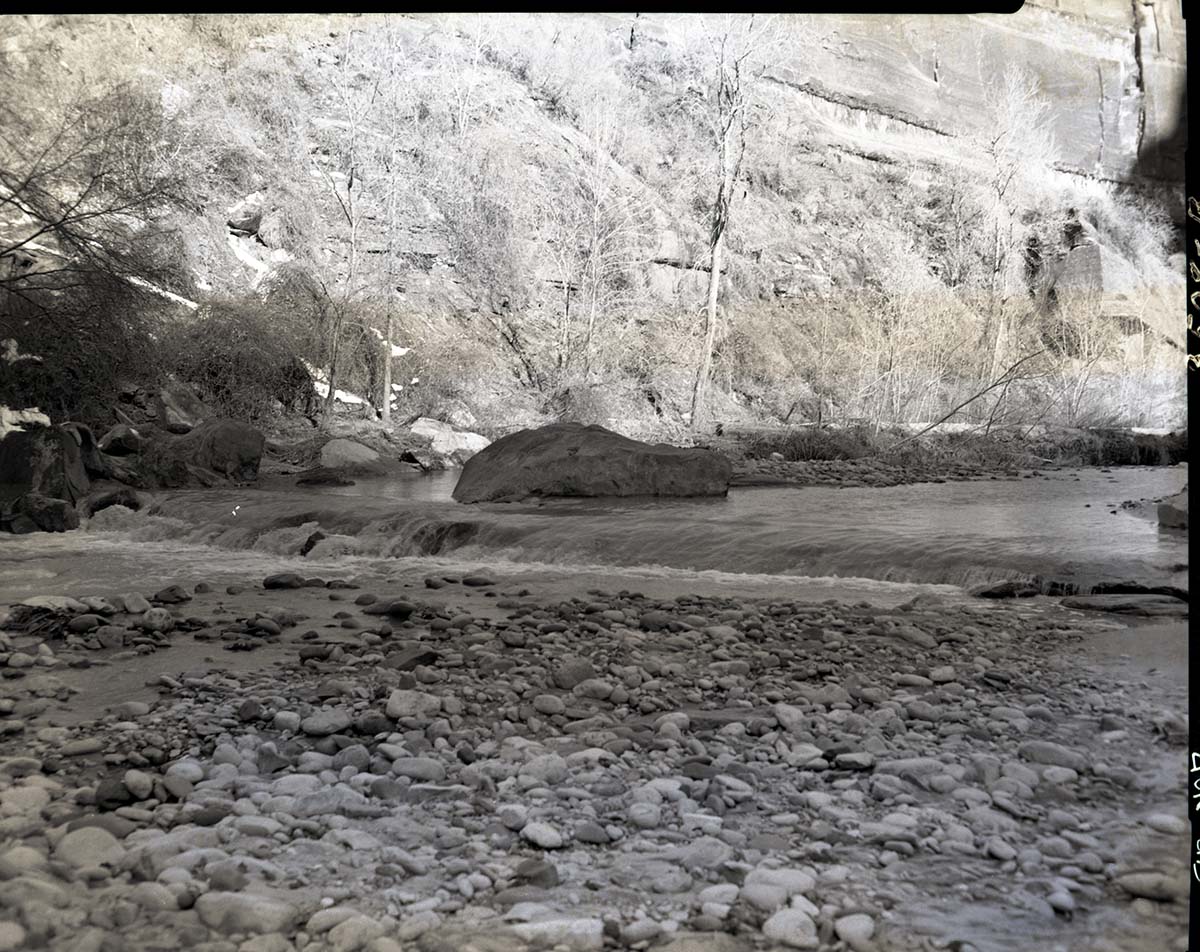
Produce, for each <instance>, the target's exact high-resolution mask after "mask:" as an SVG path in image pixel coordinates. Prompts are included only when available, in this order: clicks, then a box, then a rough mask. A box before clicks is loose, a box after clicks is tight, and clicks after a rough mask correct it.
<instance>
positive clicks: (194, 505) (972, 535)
mask: <svg viewBox="0 0 1200 952" xmlns="http://www.w3.org/2000/svg"><path fill="white" fill-rule="evenodd" d="M456 477H457V473H455V472H446V473H439V474H436V475H434V476H431V477H419V476H414V477H408V478H399V479H397V478H392V479H376V480H367V479H364V480H360V481H359V482H358V483H357V484H356V485H354V486H347V487H330V488H321V489H296V488H294V487H292V486H290V485H289V484H288V483H287V481H286V480H282V479H276V480H274V481H265V482H264V484H263V485H261V486H259V487H257V488H253V489H218V490H196V491H182V492H175V493H167V494H161V495H158V496H157V497H155V499H154V501H153V502H152V504H151V505H150V506H148V507H147V508H146V509H145V510H143V511H141V512H136V513H135V512H130V511H129V510H126V509H122V508H119V507H114V508H111V509H107V510H103V511H101V512H99V513H97V514H96V516H95V517H93V518H92V519H91V520H90V521H89V522H88V523H86V524H85V526H84V528H83V529H82V530H81V531H80V532H78V533H68V534H67V535H66V536H64V537H63V538H62V539H61V540H58V541H54V542H51V541H49V540H47V541H45V542H42V543H34V542H32V541H28V542H23V541H22V540H21V538H20V537H11V538H9V539H6V540H4V541H3V543H0V570H2V573H4V574H7V573H9V572H10V570H11V571H13V572H17V573H20V572H22V571H24V572H35V573H36V572H38V571H42V572H45V571H48V570H47V569H46V568H45V567H44V566H43V567H39V565H38V564H37V563H36V562H33V563H23V561H22V559H21V557H20V552H21V548H22V546H25V547H26V548H28V547H29V546H35V545H41V547H42V549H43V551H49V549H47V548H46V547H47V546H49V547H50V549H54V550H55V551H59V550H61V551H59V556H60V558H65V557H66V556H67V553H68V552H74V553H75V554H76V555H77V556H78V557H80V558H81V559H83V560H84V562H87V561H89V560H91V559H93V558H104V555H102V553H108V554H109V557H110V558H111V557H116V555H117V554H118V553H119V552H120V551H121V550H122V547H128V546H130V545H131V544H136V545H137V546H139V547H141V548H142V549H143V554H144V555H148V554H149V553H151V552H154V551H157V552H159V553H160V554H161V558H162V559H164V560H166V562H167V563H171V562H174V563H188V565H189V568H190V569H191V570H193V571H194V570H199V569H202V568H203V567H204V565H205V564H208V565H211V566H213V567H214V568H216V567H228V566H230V565H232V564H234V563H236V562H238V561H239V560H240V561H241V562H243V563H246V567H247V568H249V567H250V564H251V563H253V564H254V565H255V566H256V567H258V566H260V565H261V564H267V563H271V562H272V558H270V557H274V561H275V562H276V563H278V559H279V558H286V559H288V560H289V561H295V562H297V563H298V564H301V565H309V566H314V567H315V566H318V565H321V566H325V570H326V571H330V570H336V569H340V570H342V571H351V570H365V568H366V567H367V566H368V565H373V566H376V567H377V568H378V570H379V571H386V564H387V563H389V562H397V561H401V562H405V563H409V562H415V561H420V560H424V561H428V560H431V559H432V560H433V562H431V563H430V564H441V565H443V566H448V567H454V566H463V565H471V564H475V565H480V564H483V565H491V566H496V567H499V566H502V565H504V566H513V567H523V568H525V569H530V570H533V569H535V568H538V567H543V568H552V569H554V570H555V571H559V572H571V571H577V572H583V573H600V574H603V572H604V570H605V569H608V570H610V571H612V572H614V573H617V574H624V573H628V572H635V573H641V574H643V575H645V574H649V575H651V576H653V575H656V574H657V575H663V574H666V575H669V576H676V575H678V576H686V575H687V574H689V573H691V574H697V573H705V574H707V575H710V576H712V577H714V578H715V577H725V576H730V577H735V578H751V577H752V578H760V579H768V578H779V579H781V580H782V579H783V578H789V579H801V578H802V579H808V580H811V579H819V578H840V579H858V580H873V581H875V582H880V583H903V584H918V585H936V586H957V587H971V586H974V585H978V584H982V583H989V582H994V581H999V580H1004V579H1019V580H1025V581H1031V580H1032V581H1036V582H1040V583H1041V584H1042V585H1043V586H1049V585H1051V584H1055V585H1058V586H1059V587H1060V588H1061V587H1063V586H1066V587H1068V588H1075V589H1077V590H1080V591H1086V590H1088V588H1090V586H1091V585H1094V584H1097V583H1099V582H1102V581H1114V580H1119V581H1138V582H1143V583H1147V584H1158V585H1162V584H1170V585H1174V586H1177V587H1180V588H1186V587H1187V537H1186V534H1185V533H1178V532H1171V531H1165V530H1161V529H1160V528H1159V527H1158V526H1157V524H1156V523H1155V522H1154V521H1153V520H1151V519H1147V518H1145V517H1143V516H1139V515H1136V514H1133V513H1130V512H1126V511H1123V510H1120V509H1117V507H1118V506H1119V503H1120V502H1121V501H1123V500H1125V499H1131V498H1149V497H1156V496H1164V495H1167V494H1170V493H1173V492H1176V491H1178V490H1179V489H1180V487H1181V486H1182V485H1183V483H1184V482H1185V481H1186V478H1187V476H1186V472H1184V471H1183V470H1182V469H1179V468H1154V467H1129V468H1123V469H1117V470H1113V471H1112V472H1105V471H1103V470H1097V469H1089V470H1078V471H1058V472H1053V473H1049V474H1046V475H1043V476H1038V477H1036V478H1027V479H1008V480H984V481H975V482H962V483H939V484H919V485H908V486H895V487H889V488H845V489H837V488H831V487H821V486H815V487H796V488H780V487H769V488H767V487H764V488H745V489H734V490H731V492H730V493H729V495H728V497H726V498H711V499H555V500H544V501H541V502H540V503H531V504H524V503H522V504H488V505H477V506H464V505H459V504H457V503H455V502H453V501H452V499H451V498H450V493H451V491H452V489H453V486H454V482H455V479H456ZM1114 509H1116V511H1115V513H1114V512H1113V510H1114ZM30 538H32V537H30ZM81 568H82V566H81ZM97 568H98V570H99V569H102V567H100V566H98V567H97ZM314 571H315V570H314ZM101 574H103V572H102V571H101Z"/></svg>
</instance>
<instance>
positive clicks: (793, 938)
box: [762, 909, 820, 949]
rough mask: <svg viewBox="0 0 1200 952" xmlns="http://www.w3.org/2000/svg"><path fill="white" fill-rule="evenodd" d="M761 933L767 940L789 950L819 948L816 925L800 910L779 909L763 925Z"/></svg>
mask: <svg viewBox="0 0 1200 952" xmlns="http://www.w3.org/2000/svg"><path fill="white" fill-rule="evenodd" d="M762 933H763V935H765V936H766V937H767V938H768V939H772V940H773V941H775V942H779V943H781V944H782V945H785V946H787V947H788V948H791V949H815V948H818V947H819V946H820V939H819V938H818V937H817V925H816V923H815V922H813V920H812V917H811V916H810V915H809V914H808V913H807V912H804V911H803V910H800V909H780V910H779V911H778V912H777V913H775V914H774V915H773V916H771V918H769V919H768V920H767V921H766V922H764V923H763V927H762Z"/></svg>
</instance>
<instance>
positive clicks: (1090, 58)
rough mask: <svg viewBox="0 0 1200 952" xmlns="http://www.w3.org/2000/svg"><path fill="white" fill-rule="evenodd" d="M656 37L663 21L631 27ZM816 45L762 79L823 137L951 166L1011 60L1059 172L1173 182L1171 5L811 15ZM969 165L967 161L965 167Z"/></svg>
mask: <svg viewBox="0 0 1200 952" xmlns="http://www.w3.org/2000/svg"><path fill="white" fill-rule="evenodd" d="M639 19H640V20H644V21H645V26H642V27H640V28H641V29H649V30H651V31H653V30H654V29H655V26H659V25H661V24H662V23H664V22H665V20H664V18H659V19H658V21H657V22H656V20H655V17H654V16H653V15H650V16H646V15H643V17H641V18H639ZM812 22H813V26H814V32H815V33H816V37H817V41H816V42H814V43H811V44H805V45H804V46H803V48H798V49H797V50H796V52H795V55H794V56H790V57H785V58H784V59H783V60H782V61H781V62H780V63H779V64H778V66H777V67H776V68H775V69H773V70H772V71H771V73H770V78H771V79H772V81H773V82H774V83H775V84H776V85H778V86H779V87H780V88H781V89H788V90H791V92H792V93H793V94H794V95H796V96H798V97H809V98H811V100H812V104H811V105H812V108H813V110H814V111H815V112H816V113H818V114H819V115H820V116H821V117H822V119H823V121H824V122H825V124H826V125H827V127H828V128H829V131H831V132H833V133H835V134H836V135H837V137H838V138H839V139H843V138H844V139H845V141H846V142H851V143H852V142H854V141H856V140H869V147H870V148H872V149H875V150H879V149H882V150H884V151H885V152H887V153H890V154H891V155H893V156H894V157H898V158H899V157H914V158H921V157H924V156H926V155H930V154H933V155H940V156H942V157H946V158H950V157H952V156H954V155H955V153H956V152H958V151H959V150H962V149H965V148H968V145H967V143H966V142H965V141H964V140H965V139H966V138H967V137H968V136H969V135H970V134H971V133H974V132H977V131H980V128H979V126H980V123H981V122H983V121H984V117H985V116H986V110H985V109H984V108H983V104H984V89H985V84H986V83H987V82H990V81H994V77H995V76H996V75H997V74H998V72H999V71H1000V70H1002V69H1003V68H1004V66H1005V64H1007V63H1015V64H1020V65H1022V66H1024V67H1026V68H1027V69H1029V70H1031V71H1032V72H1033V73H1034V74H1035V75H1036V76H1037V77H1038V78H1039V79H1040V80H1041V83H1042V88H1043V90H1044V92H1045V94H1046V95H1047V97H1048V98H1049V99H1050V100H1051V101H1052V102H1053V109H1054V115H1055V126H1056V130H1055V131H1056V134H1057V139H1058V143H1059V146H1060V149H1061V159H1060V168H1061V169H1062V170H1063V171H1069V172H1075V173H1080V174H1084V175H1088V176H1094V177H1096V178H1101V179H1106V180H1112V181H1119V182H1127V183H1136V184H1152V183H1153V184H1179V183H1182V181H1183V149H1184V145H1185V143H1186V141H1187V133H1186V126H1185V115H1186V112H1185V108H1184V96H1185V90H1186V77H1187V73H1186V59H1185V52H1186V41H1185V32H1184V21H1183V18H1182V15H1181V12H1180V8H1179V5H1178V3H1172V2H1165V0H1149V2H1147V0H1028V2H1026V4H1025V6H1024V7H1023V8H1022V9H1021V10H1020V11H1018V12H1017V13H1014V14H994V15H984V14H981V15H970V16H967V15H963V16H952V15H929V14H898V15H895V16H880V15H870V14H866V15H857V16H849V15H847V16H839V15H830V16H821V17H815V18H812ZM965 158H967V159H968V160H969V157H965Z"/></svg>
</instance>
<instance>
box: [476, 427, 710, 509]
mask: <svg viewBox="0 0 1200 952" xmlns="http://www.w3.org/2000/svg"><path fill="white" fill-rule="evenodd" d="M732 475H733V466H732V464H731V463H730V462H729V460H728V459H726V458H725V457H724V456H722V455H720V454H719V453H714V452H712V451H711V450H703V449H681V448H679V447H677V446H668V445H666V444H663V443H658V444H653V445H652V444H650V443H641V442H639V441H637V440H631V439H629V438H628V437H624V436H621V435H620V434H619V433H613V432H612V431H611V430H606V429H604V427H601V426H583V425H582V424H579V423H553V424H550V425H549V426H543V427H539V428H537V429H535V430H520V431H518V432H516V433H513V434H510V435H509V436H506V437H503V438H502V439H499V440H497V441H496V442H495V443H492V444H491V445H490V446H488V447H486V448H485V449H483V450H482V451H480V452H479V453H477V454H476V455H475V456H473V457H471V459H469V460H468V461H467V464H466V465H465V466H464V467H463V471H462V476H460V477H459V480H458V485H456V486H455V487H454V492H453V496H454V498H455V499H456V500H457V501H458V502H464V503H471V502H513V501H515V500H519V499H523V498H525V497H527V496H723V495H725V493H726V492H727V491H728V490H729V480H730V478H731V476H732Z"/></svg>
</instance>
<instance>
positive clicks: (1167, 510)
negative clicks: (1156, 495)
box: [1158, 486, 1188, 529]
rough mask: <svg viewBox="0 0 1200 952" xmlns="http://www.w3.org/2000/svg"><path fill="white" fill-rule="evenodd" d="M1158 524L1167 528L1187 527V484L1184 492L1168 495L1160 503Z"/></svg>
mask: <svg viewBox="0 0 1200 952" xmlns="http://www.w3.org/2000/svg"><path fill="white" fill-rule="evenodd" d="M1158 524H1159V525H1160V526H1163V527H1165V528H1167V529H1186V528H1187V527H1188V494H1187V486H1184V487H1183V490H1182V492H1178V493H1176V494H1175V495H1174V496H1168V497H1167V498H1166V499H1164V500H1163V501H1162V502H1160V503H1159V504H1158Z"/></svg>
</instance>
